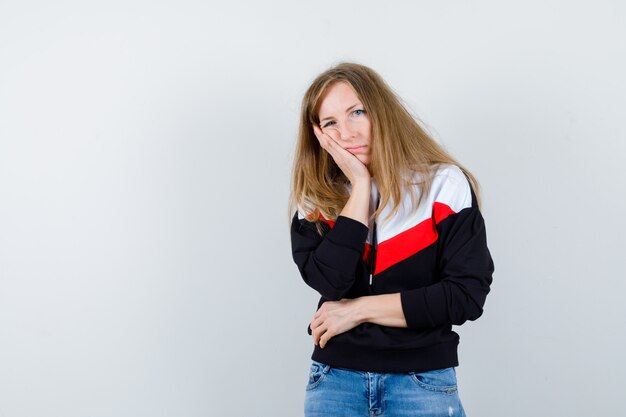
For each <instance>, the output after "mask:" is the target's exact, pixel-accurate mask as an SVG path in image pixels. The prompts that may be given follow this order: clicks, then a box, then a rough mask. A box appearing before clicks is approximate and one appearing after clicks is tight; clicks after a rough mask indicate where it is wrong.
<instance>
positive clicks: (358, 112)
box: [352, 109, 365, 116]
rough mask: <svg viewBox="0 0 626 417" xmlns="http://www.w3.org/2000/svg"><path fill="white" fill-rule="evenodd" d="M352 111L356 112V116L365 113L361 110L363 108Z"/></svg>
mask: <svg viewBox="0 0 626 417" xmlns="http://www.w3.org/2000/svg"><path fill="white" fill-rule="evenodd" d="M352 113H353V114H356V115H357V116H361V115H362V114H365V110H363V109H356V110H355V111H353V112H352Z"/></svg>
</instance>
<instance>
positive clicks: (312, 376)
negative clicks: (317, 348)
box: [306, 361, 330, 390]
mask: <svg viewBox="0 0 626 417" xmlns="http://www.w3.org/2000/svg"><path fill="white" fill-rule="evenodd" d="M329 371H330V365H326V364H324V363H321V362H317V361H311V367H310V369H309V381H308V383H307V386H306V389H307V390H309V389H313V388H315V387H317V386H319V385H320V384H321V383H322V381H324V378H326V375H328V372H329Z"/></svg>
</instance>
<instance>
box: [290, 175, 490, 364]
mask: <svg viewBox="0 0 626 417" xmlns="http://www.w3.org/2000/svg"><path fill="white" fill-rule="evenodd" d="M434 169H435V172H434V173H433V183H432V187H431V190H430V193H429V195H427V196H426V195H425V196H423V199H422V202H421V203H420V205H419V207H418V208H417V210H415V209H411V200H410V195H409V193H408V192H403V193H402V194H403V200H402V205H401V208H400V210H399V211H398V212H397V214H395V215H394V216H393V217H392V218H390V219H389V220H388V221H382V222H381V223H380V224H376V223H373V222H372V223H371V224H370V226H369V227H368V226H365V225H364V224H363V223H361V222H359V221H357V220H354V219H352V218H349V217H346V216H341V215H339V216H338V217H337V219H336V220H335V221H332V220H329V219H327V218H326V217H324V216H323V215H321V216H320V219H321V220H322V226H323V230H324V234H323V236H320V235H319V234H318V233H317V231H316V228H315V224H314V223H313V222H311V221H309V220H308V219H307V218H306V217H305V212H304V210H303V209H302V207H301V206H298V209H297V211H296V212H295V213H294V216H293V218H292V224H291V246H292V256H293V260H294V262H295V263H296V265H297V267H298V270H299V272H300V275H301V277H302V279H303V280H304V282H305V283H306V284H307V285H309V286H310V287H311V288H313V289H314V290H316V291H317V292H318V293H319V294H320V296H321V298H320V300H319V302H318V308H319V307H320V306H321V305H322V304H323V303H324V302H325V301H331V300H335V301H336V300H340V299H342V298H357V297H361V296H368V295H377V294H388V293H398V292H399V293H400V299H401V304H402V311H403V313H404V317H405V320H406V323H407V326H408V327H406V328H400V327H390V326H382V325H379V324H375V323H370V322H367V323H362V324H360V325H358V326H356V327H354V328H353V329H351V330H349V331H347V332H344V333H341V334H338V335H335V336H334V337H332V338H331V339H330V340H329V341H328V342H327V344H326V345H325V347H324V348H323V349H322V348H320V347H319V346H314V350H313V353H312V356H311V359H313V360H316V361H319V362H322V363H326V364H329V365H331V366H335V367H340V368H346V369H354V370H361V371H368V372H386V373H391V372H423V371H428V370H433V369H441V368H447V367H452V366H458V354H457V347H458V343H459V335H458V334H457V333H456V332H454V331H453V330H452V326H453V325H457V326H458V325H461V324H463V323H464V322H466V321H467V320H476V319H477V318H478V317H480V316H481V315H482V313H483V306H484V303H485V299H486V296H487V294H488V293H489V291H490V285H491V283H492V274H493V272H494V269H495V268H494V263H493V260H492V258H491V254H490V252H489V249H488V247H487V237H486V229H485V223H484V219H483V217H482V214H481V212H480V210H479V208H478V206H477V203H476V195H475V194H474V190H473V189H472V187H471V185H470V183H469V181H468V179H467V177H466V176H465V174H464V173H463V171H462V170H461V169H460V168H459V167H457V166H456V165H452V164H438V165H436V166H434ZM347 187H348V191H349V190H350V188H351V187H350V185H348V186H347ZM413 187H417V185H413ZM371 190H372V195H371V198H370V214H371V213H373V212H374V210H375V209H376V202H377V200H378V197H379V196H378V187H377V184H376V182H375V179H374V178H372V188H371ZM392 204H393V202H392V201H390V203H389V204H388V205H387V206H386V207H384V208H383V210H382V213H381V214H380V216H379V219H381V220H383V219H384V218H385V216H386V215H387V213H388V212H390V211H391V209H392V207H393V205H392ZM374 236H376V242H374ZM372 261H373V268H372V269H373V271H372V272H373V273H372V277H371V284H370V267H371V265H370V264H371V262H372ZM307 331H308V333H309V334H311V328H310V323H309V327H308V329H307Z"/></svg>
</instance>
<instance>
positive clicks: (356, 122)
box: [290, 63, 494, 417]
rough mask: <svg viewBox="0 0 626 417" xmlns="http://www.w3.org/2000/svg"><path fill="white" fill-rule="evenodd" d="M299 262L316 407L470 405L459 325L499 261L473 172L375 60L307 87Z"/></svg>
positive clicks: (386, 409) (310, 398)
mask: <svg viewBox="0 0 626 417" xmlns="http://www.w3.org/2000/svg"><path fill="white" fill-rule="evenodd" d="M290 204H291V206H290V213H294V214H293V218H292V223H291V244H292V252H293V259H294V261H295V263H296V265H297V266H298V269H299V271H300V274H301V276H302V278H303V279H304V282H305V283H306V284H308V285H309V286H310V287H311V288H313V289H315V290H316V291H317V292H318V293H319V294H320V295H321V298H320V300H319V303H318V309H317V311H316V313H315V314H314V315H313V317H312V320H311V323H310V324H309V328H308V329H307V330H308V332H309V334H310V335H311V336H312V337H313V342H314V344H315V346H314V350H313V354H312V356H311V359H312V363H311V367H310V373H309V381H308V384H307V386H306V391H305V404H304V408H305V415H306V416H370V415H371V413H375V414H384V415H388V416H446V417H448V416H464V415H465V413H464V410H463V406H462V404H461V400H460V398H459V394H458V389H457V382H456V369H455V367H456V366H458V357H457V345H458V343H459V336H458V334H457V333H455V332H454V331H452V325H461V324H463V323H464V322H465V321H467V320H476V319H477V318H478V317H480V316H481V314H482V312H483V305H484V303H485V298H486V296H487V294H488V292H489V288H490V285H491V282H492V273H493V271H494V264H493V261H492V258H491V255H490V253H489V250H488V248H487V240H486V231H485V225H484V222H483V217H482V215H481V213H480V210H479V186H478V183H477V181H476V179H475V178H474V176H473V175H472V174H471V173H470V172H469V171H468V170H467V169H466V168H464V167H463V166H462V165H461V164H459V163H458V162H457V161H456V160H455V159H454V158H453V157H452V156H451V155H450V154H449V153H448V152H446V151H445V149H443V148H442V146H440V145H439V144H438V143H437V142H436V141H435V140H433V139H432V138H431V137H430V136H429V135H428V134H427V133H426V132H425V131H424V130H423V129H422V128H421V127H420V126H419V124H418V123H417V121H416V119H415V118H414V117H413V116H412V115H411V114H410V113H409V112H408V111H407V110H406V109H405V107H404V106H403V105H402V104H401V100H400V99H399V98H398V97H397V96H396V95H395V94H394V93H393V91H392V90H391V89H390V88H389V87H388V86H387V85H386V84H385V82H384V81H383V80H382V79H381V77H380V76H379V75H378V74H377V73H376V72H374V71H373V70H372V69H370V68H368V67H365V66H362V65H358V64H354V63H342V64H339V65H336V66H335V67H333V68H331V69H329V70H327V71H325V72H323V73H322V74H320V75H319V76H318V77H317V78H316V79H315V80H314V81H313V83H312V84H311V86H310V87H309V88H308V90H307V91H306V93H305V95H304V98H303V102H302V110H301V117H300V129H299V135H298V143H297V149H296V153H295V160H294V168H293V177H292V190H291V200H290Z"/></svg>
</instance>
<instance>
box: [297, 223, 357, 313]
mask: <svg viewBox="0 0 626 417" xmlns="http://www.w3.org/2000/svg"><path fill="white" fill-rule="evenodd" d="M299 217H300V216H299V215H298V211H296V213H295V214H294V217H293V219H292V223H291V249H292V255H293V260H294V262H295V263H296V265H297V266H298V269H299V270H300V275H301V276H302V279H304V282H305V283H306V284H307V285H308V286H310V287H311V288H313V289H315V290H316V291H317V292H319V294H320V295H321V296H322V297H324V298H326V299H328V300H330V301H338V300H340V299H341V298H343V296H344V295H345V294H346V293H347V292H348V290H349V289H350V288H351V287H352V285H353V284H354V281H355V279H356V273H357V268H358V266H359V263H360V262H361V257H362V256H363V250H364V245H365V240H366V239H367V234H368V230H369V228H368V227H367V226H365V225H364V224H363V223H361V222H359V221H357V220H354V219H352V218H350V217H346V216H339V217H337V220H336V221H335V223H334V225H332V227H331V226H329V225H328V224H327V223H325V226H326V227H325V230H324V232H325V234H324V236H320V235H319V234H318V233H317V230H316V228H315V224H314V223H313V222H309V221H308V220H306V219H304V218H299Z"/></svg>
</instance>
